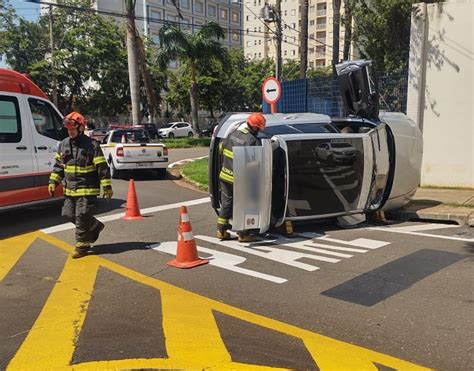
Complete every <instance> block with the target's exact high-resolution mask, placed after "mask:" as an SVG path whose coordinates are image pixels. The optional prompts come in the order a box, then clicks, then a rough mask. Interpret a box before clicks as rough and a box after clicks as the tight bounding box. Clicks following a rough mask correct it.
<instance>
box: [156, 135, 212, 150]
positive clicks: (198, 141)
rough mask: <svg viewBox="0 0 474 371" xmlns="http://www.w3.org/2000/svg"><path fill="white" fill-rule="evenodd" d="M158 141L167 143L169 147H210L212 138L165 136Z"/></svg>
mask: <svg viewBox="0 0 474 371" xmlns="http://www.w3.org/2000/svg"><path fill="white" fill-rule="evenodd" d="M158 142H162V143H164V144H166V146H167V147H168V148H190V147H209V145H210V144H211V138H188V137H186V138H174V139H165V138H163V139H159V140H158Z"/></svg>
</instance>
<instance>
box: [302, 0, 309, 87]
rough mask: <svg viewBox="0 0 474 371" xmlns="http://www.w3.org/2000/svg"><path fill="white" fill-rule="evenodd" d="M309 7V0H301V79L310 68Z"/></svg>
mask: <svg viewBox="0 0 474 371" xmlns="http://www.w3.org/2000/svg"><path fill="white" fill-rule="evenodd" d="M308 8H309V0H301V1H300V9H301V32H300V58H301V63H300V79H305V78H306V71H307V69H308Z"/></svg>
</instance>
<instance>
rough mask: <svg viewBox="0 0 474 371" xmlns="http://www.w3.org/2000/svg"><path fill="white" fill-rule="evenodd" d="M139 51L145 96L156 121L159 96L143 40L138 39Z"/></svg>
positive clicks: (158, 110)
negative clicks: (149, 69) (152, 78)
mask: <svg viewBox="0 0 474 371" xmlns="http://www.w3.org/2000/svg"><path fill="white" fill-rule="evenodd" d="M137 43H138V50H139V52H140V54H139V57H140V71H141V73H142V78H143V83H144V85H145V94H146V96H147V99H148V105H149V107H150V108H151V112H150V115H151V116H152V117H153V120H155V117H156V116H157V115H158V114H160V105H159V103H158V99H157V95H156V94H155V91H154V90H153V84H152V80H151V76H150V73H149V72H148V68H147V63H146V56H145V47H144V45H143V41H142V39H141V38H139V37H137Z"/></svg>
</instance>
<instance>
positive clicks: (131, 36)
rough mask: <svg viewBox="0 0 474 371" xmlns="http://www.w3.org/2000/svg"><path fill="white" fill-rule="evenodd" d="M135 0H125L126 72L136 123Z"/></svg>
mask: <svg viewBox="0 0 474 371" xmlns="http://www.w3.org/2000/svg"><path fill="white" fill-rule="evenodd" d="M136 2H137V1H136V0H125V7H126V10H127V18H126V24H127V55H128V74H129V79H130V98H131V100H132V122H133V124H134V125H137V124H139V123H140V122H141V115H140V71H139V64H138V42H137V29H136V27H135V4H136Z"/></svg>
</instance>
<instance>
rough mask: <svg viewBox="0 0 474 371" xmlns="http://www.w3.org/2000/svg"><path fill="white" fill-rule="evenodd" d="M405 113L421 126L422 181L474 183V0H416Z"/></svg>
mask: <svg viewBox="0 0 474 371" xmlns="http://www.w3.org/2000/svg"><path fill="white" fill-rule="evenodd" d="M414 9H417V10H418V11H417V13H416V15H415V16H412V30H411V48H410V66H409V67H410V72H409V87H408V109H407V114H408V116H410V117H411V118H412V119H413V120H414V121H415V122H416V123H417V124H418V125H419V126H420V128H421V129H422V131H423V140H424V154H423V164H422V177H421V183H422V185H435V186H456V187H470V188H474V149H473V147H474V108H473V106H474V88H473V86H474V74H473V66H474V29H473V25H472V22H473V20H474V0H457V1H456V0H453V1H449V2H445V3H439V4H416V5H414Z"/></svg>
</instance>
